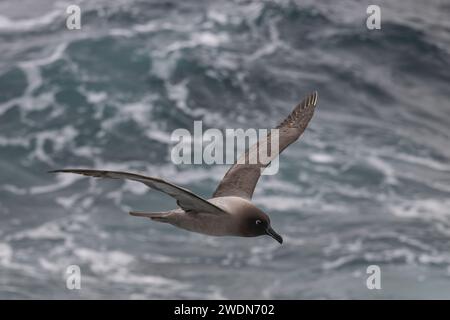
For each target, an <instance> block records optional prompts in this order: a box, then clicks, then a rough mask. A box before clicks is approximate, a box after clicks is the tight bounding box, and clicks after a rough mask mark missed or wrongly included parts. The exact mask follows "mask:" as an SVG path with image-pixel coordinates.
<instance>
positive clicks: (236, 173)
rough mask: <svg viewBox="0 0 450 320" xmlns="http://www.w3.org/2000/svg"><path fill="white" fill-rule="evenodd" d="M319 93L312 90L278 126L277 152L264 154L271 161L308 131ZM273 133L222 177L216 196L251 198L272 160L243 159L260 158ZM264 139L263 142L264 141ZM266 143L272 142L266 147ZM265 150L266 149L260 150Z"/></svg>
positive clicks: (259, 142)
mask: <svg viewBox="0 0 450 320" xmlns="http://www.w3.org/2000/svg"><path fill="white" fill-rule="evenodd" d="M317 98H318V95H317V92H313V93H312V94H310V95H309V96H307V97H306V98H305V99H304V100H303V101H302V102H300V103H299V104H298V105H297V106H296V107H295V109H294V110H293V111H292V112H291V114H290V115H289V116H288V117H287V118H286V119H285V120H284V121H283V122H282V123H281V124H280V125H279V126H277V129H279V148H278V153H275V152H273V154H271V153H263V154H267V155H270V158H269V160H270V161H272V160H273V159H274V158H275V157H277V156H278V155H279V154H280V153H281V152H282V151H283V150H284V149H285V148H286V147H287V146H289V145H290V144H291V143H293V142H294V141H296V140H297V139H298V138H299V137H300V135H301V134H302V133H303V131H305V129H306V127H307V126H308V123H309V121H310V120H311V118H312V116H313V114H314V110H315V106H316V104H317ZM270 141H271V139H270V133H269V135H268V136H267V138H266V139H264V141H262V140H260V141H258V142H257V143H256V144H255V145H253V146H252V147H251V148H249V149H248V150H247V151H246V152H245V153H244V154H243V155H242V156H241V158H240V161H238V162H237V163H236V164H234V165H233V166H232V167H231V168H230V169H229V170H228V172H227V173H226V174H225V176H224V177H223V179H222V181H221V182H220V184H219V186H218V187H217V189H216V191H215V192H214V195H213V197H225V196H237V197H242V198H247V199H251V198H252V195H253V192H254V190H255V187H256V183H257V182H258V179H259V177H260V176H261V169H263V168H265V167H267V166H268V165H269V163H270V162H268V163H266V164H263V163H260V162H256V161H255V162H256V163H253V164H251V163H249V161H245V162H244V161H242V160H243V159H244V160H248V159H251V158H253V159H257V158H256V157H257V155H258V152H259V149H260V148H266V149H267V148H270ZM262 142H263V143H262ZM267 145H269V146H268V147H267ZM261 151H263V150H261Z"/></svg>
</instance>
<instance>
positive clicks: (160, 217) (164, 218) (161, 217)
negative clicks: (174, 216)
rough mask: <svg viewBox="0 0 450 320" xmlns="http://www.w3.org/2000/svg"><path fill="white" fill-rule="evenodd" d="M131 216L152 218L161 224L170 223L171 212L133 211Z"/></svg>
mask: <svg viewBox="0 0 450 320" xmlns="http://www.w3.org/2000/svg"><path fill="white" fill-rule="evenodd" d="M130 214H131V215H132V216H135V217H145V218H150V219H152V220H155V221H159V222H168V216H169V215H170V211H168V212H137V211H131V212H130Z"/></svg>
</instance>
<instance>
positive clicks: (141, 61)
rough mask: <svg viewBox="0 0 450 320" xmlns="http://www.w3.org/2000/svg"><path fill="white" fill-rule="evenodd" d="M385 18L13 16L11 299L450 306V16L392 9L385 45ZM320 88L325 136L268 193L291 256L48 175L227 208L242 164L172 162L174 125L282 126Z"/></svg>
mask: <svg viewBox="0 0 450 320" xmlns="http://www.w3.org/2000/svg"><path fill="white" fill-rule="evenodd" d="M69 4H78V5H79V6H80V7H81V10H82V29H81V30H67V29H66V28H65V18H66V14H65V9H66V7H67V6H68V5H69ZM369 4H371V3H370V2H367V1H354V0H349V1H344V2H340V5H338V4H337V3H335V2H331V1H326V2H322V3H321V4H316V3H315V2H314V1H301V2H300V1H298V2H295V1H289V2H288V1H262V2H260V1H227V2H225V1H192V0H188V1H173V2H172V1H161V0H158V1H130V0H127V1H114V3H112V2H111V1H106V0H105V1H76V2H64V1H39V2H38V1H20V2H17V1H12V0H7V1H3V2H1V3H0V12H1V15H0V56H1V59H0V298H8V299H9V298H35V299H36V298H39V299H40V298H82V299H92V298H123V299H129V298H132V299H147V298H155V299H156V298H191V299H196V298H199V299H204V298H212V299H220V298H224V299H227V298H233V299H241V298H247V299H249V298H256V299H259V298H261V299H268V298H274V299H276V298H283V299H306V298H312V299H321V298H339V299H349V298H354V299H359V298H368V299H372V298H375V299H379V298H450V254H449V244H450V209H449V208H450V197H449V195H450V161H449V160H450V140H449V139H450V129H449V128H450V126H449V124H450V105H449V98H450V91H449V90H448V88H449V84H450V74H449V70H450V23H449V21H448V16H449V13H450V6H449V5H448V4H446V3H445V2H444V1H429V2H427V3H426V4H422V2H420V1H409V2H404V4H402V5H400V4H392V3H388V2H387V1H381V2H379V5H380V6H381V10H382V29H381V30H376V31H369V30H367V28H366V27H365V19H366V16H367V14H366V8H367V6H368V5H369ZM312 90H318V92H319V105H318V109H317V112H316V114H315V116H314V118H313V120H312V122H311V124H310V126H309V128H308V130H307V131H306V133H305V134H304V136H303V137H302V139H301V140H300V141H298V142H297V143H296V144H294V145H292V146H291V147H290V148H289V149H288V150H287V151H286V152H284V153H283V156H282V157H281V159H280V172H279V173H278V174H277V175H275V176H270V177H269V176H266V177H263V178H262V179H261V180H260V184H258V186H257V189H256V192H255V197H254V201H255V203H256V204H257V205H259V206H260V207H261V208H263V209H264V210H265V211H266V212H268V213H269V214H270V215H271V217H272V224H273V226H274V228H275V229H276V230H277V231H278V232H279V233H280V234H282V235H283V236H284V239H285V243H284V244H283V245H282V246H280V245H279V244H277V243H276V242H275V241H273V240H271V239H270V238H267V237H262V238H254V239H240V238H214V237H207V236H202V235H198V234H193V233H188V232H185V231H182V230H177V229H175V228H173V227H171V226H168V225H164V224H157V223H154V222H151V221H147V220H142V219H137V218H133V217H131V216H129V215H128V214H127V212H128V211H129V210H130V209H134V210H149V211H157V210H163V209H171V208H173V206H174V205H175V203H174V202H173V201H172V200H171V199H170V198H168V197H166V196H164V195H161V194H159V193H157V192H155V191H151V190H148V189H146V188H145V187H142V186H141V185H136V184H133V183H123V182H120V181H98V180H91V179H87V178H82V177H77V176H72V175H58V176H53V175H49V174H47V173H46V172H47V170H50V169H57V168H64V167H89V168H100V169H103V168H105V169H116V170H130V171H133V172H141V173H146V174H148V175H154V176H160V177H163V178H165V179H168V180H170V181H172V182H175V183H178V184H180V185H183V186H185V187H187V188H189V189H191V190H193V191H195V192H197V193H199V194H201V195H203V196H205V197H208V196H210V195H211V193H212V191H213V190H214V188H215V187H216V185H217V183H218V182H219V181H220V179H221V177H222V176H223V174H224V173H225V171H226V169H227V167H226V166H207V165H203V166H201V165H192V166H188V165H184V166H176V165H173V164H172V162H171V161H170V148H171V146H172V144H171V142H170V135H171V133H172V131H173V130H175V129H177V128H187V129H192V128H193V122H194V121H195V120H202V121H203V126H204V128H219V129H225V128H267V127H270V126H273V125H276V124H277V123H278V122H279V121H280V120H281V119H282V118H283V117H285V116H286V115H287V114H288V113H289V112H290V110H291V109H292V108H293V106H294V105H295V104H296V103H297V102H298V101H299V100H300V99H301V98H302V97H303V96H304V95H305V94H307V93H308V92H310V91H312ZM72 264H76V265H79V266H80V268H81V272H82V289H81V290H74V291H70V290H68V289H66V284H65V279H64V273H65V270H66V268H67V266H69V265H72ZM373 264H375V265H378V266H380V268H381V286H382V289H381V290H368V289H367V287H366V278H367V276H368V275H367V274H366V268H367V267H368V266H369V265H373Z"/></svg>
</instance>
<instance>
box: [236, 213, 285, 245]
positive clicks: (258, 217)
mask: <svg viewBox="0 0 450 320" xmlns="http://www.w3.org/2000/svg"><path fill="white" fill-rule="evenodd" d="M242 229H243V230H244V234H245V235H246V236H248V237H257V236H263V235H268V236H270V237H272V238H273V239H275V240H276V241H278V242H279V243H280V244H282V243H283V238H282V237H281V236H280V235H279V234H278V233H276V232H275V230H273V229H272V227H271V225H270V218H269V216H268V215H267V214H265V213H264V212H263V211H261V210H254V211H253V212H252V213H251V214H248V215H246V217H245V218H244V220H243V225H242Z"/></svg>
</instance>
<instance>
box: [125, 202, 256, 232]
mask: <svg viewBox="0 0 450 320" xmlns="http://www.w3.org/2000/svg"><path fill="white" fill-rule="evenodd" d="M208 201H209V202H211V203H213V204H215V205H216V206H218V207H219V208H221V209H223V211H224V212H225V213H224V214H219V215H217V214H211V213H208V212H196V213H195V214H193V213H187V212H186V211H184V210H182V209H174V210H171V211H168V212H162V213H145V212H131V215H134V216H141V217H147V218H151V219H153V220H156V221H160V222H165V223H169V224H171V225H174V226H176V227H178V228H181V229H185V230H188V231H192V232H197V233H202V234H206V235H210V236H245V235H243V233H242V225H243V222H244V221H245V219H246V218H248V216H249V215H250V216H251V215H252V214H255V215H257V214H261V212H262V211H261V210H260V209H258V207H256V206H255V205H254V204H253V203H251V202H250V201H248V200H246V199H243V198H239V197H217V198H211V199H208ZM249 236H250V235H249Z"/></svg>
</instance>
